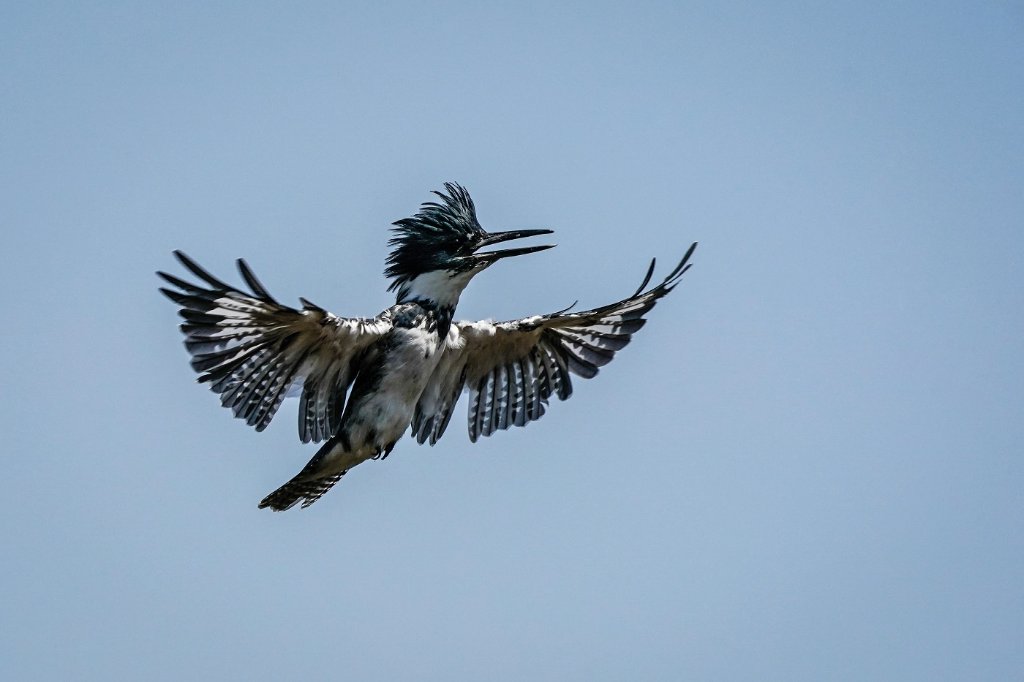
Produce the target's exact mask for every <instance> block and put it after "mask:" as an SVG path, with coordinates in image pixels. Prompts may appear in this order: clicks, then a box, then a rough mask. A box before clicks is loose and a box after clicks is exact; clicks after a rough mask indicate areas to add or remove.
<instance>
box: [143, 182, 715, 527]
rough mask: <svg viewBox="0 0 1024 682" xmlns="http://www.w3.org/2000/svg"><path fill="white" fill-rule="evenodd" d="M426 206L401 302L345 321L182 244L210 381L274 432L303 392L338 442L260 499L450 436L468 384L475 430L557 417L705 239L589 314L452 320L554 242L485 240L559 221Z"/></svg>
mask: <svg viewBox="0 0 1024 682" xmlns="http://www.w3.org/2000/svg"><path fill="white" fill-rule="evenodd" d="M434 194H436V195H437V196H438V197H439V198H440V199H441V202H440V203H437V202H427V203H424V204H423V205H422V207H421V208H420V211H419V213H417V214H416V215H415V216H413V217H412V218H405V219H404V220H399V221H397V222H396V223H394V224H393V236H392V238H391V240H390V241H389V242H388V245H389V246H390V247H392V248H393V250H392V251H391V254H390V255H389V256H388V258H387V269H386V270H385V275H386V276H387V277H389V278H390V279H391V285H390V286H389V287H388V290H389V291H395V292H396V300H395V305H393V306H391V307H390V308H388V309H386V310H384V311H382V312H381V313H380V314H379V315H377V316H376V317H373V318H354V317H337V316H335V315H333V314H331V313H329V312H327V311H326V310H324V309H323V308H321V307H320V306H317V305H315V304H313V303H311V302H309V301H308V300H306V299H304V298H300V299H299V300H300V301H301V303H302V309H301V310H299V309H296V308H291V307H289V306H286V305H283V304H281V303H278V302H277V301H276V300H274V298H273V297H272V296H271V295H270V294H269V293H268V292H267V290H266V289H265V288H264V286H263V285H262V284H261V283H260V281H259V280H258V279H256V275H254V274H253V271H252V270H251V269H250V268H249V266H248V265H247V264H246V262H245V261H244V260H242V259H239V260H238V270H239V272H240V274H241V276H242V279H244V280H245V282H246V284H247V285H248V286H249V289H250V290H251V293H248V292H245V291H242V290H240V289H236V288H235V287H233V286H231V285H229V284H225V283H224V282H222V281H220V280H219V279H217V278H216V277H214V276H213V275H211V274H209V273H208V272H207V271H206V270H204V269H203V268H201V267H200V266H199V265H197V264H196V262H195V261H193V260H192V259H191V258H189V257H188V256H186V255H185V254H184V253H182V252H181V251H175V252H174V253H175V255H176V256H177V258H178V260H179V261H181V264H182V265H184V266H185V268H187V269H188V270H189V271H191V273H192V274H193V275H195V276H196V277H197V278H198V279H199V280H201V281H200V282H199V283H192V282H187V281H185V280H182V279H179V278H178V277H175V276H174V275H169V274H167V273H165V272H158V273H157V274H158V275H159V276H160V277H162V278H163V279H164V280H165V281H166V282H167V283H169V284H171V285H172V286H173V287H175V289H167V288H161V289H160V291H162V292H163V293H164V294H165V295H166V296H167V297H168V298H170V299H171V300H172V301H174V302H175V303H177V304H178V305H180V306H181V310H180V315H181V317H183V318H184V320H185V321H184V323H183V324H182V325H181V331H182V332H183V333H184V334H185V348H187V349H188V352H189V353H190V354H191V356H192V368H193V369H194V370H195V371H196V372H198V373H199V379H198V381H199V382H201V383H209V384H210V388H211V389H212V390H213V391H214V392H215V393H218V394H220V400H221V404H222V405H223V406H224V407H228V408H230V409H231V410H232V412H234V415H235V416H236V417H238V418H241V419H245V421H246V423H248V424H249V425H250V426H254V427H256V430H257V431H262V430H263V429H264V428H266V426H267V424H269V423H270V420H271V419H272V418H273V416H274V414H275V413H276V412H277V409H278V407H280V405H281V402H282V401H283V400H284V398H285V397H287V396H288V395H290V394H296V395H298V397H299V438H300V439H301V440H302V442H303V443H308V442H310V441H312V442H321V441H326V442H325V443H324V444H323V446H322V447H321V448H320V449H319V450H318V451H317V453H316V454H315V455H314V456H313V459H311V460H309V463H308V464H306V466H305V467H304V468H303V469H302V471H300V472H299V473H298V474H296V475H295V477H294V478H292V479H291V480H290V481H288V482H287V483H285V484H284V485H283V486H281V487H280V488H278V489H277V490H275V491H274V492H272V493H270V494H269V495H267V496H266V497H265V498H263V500H262V501H261V502H260V504H259V506H260V508H261V509H262V508H264V507H270V508H271V509H273V510H275V511H283V510H285V509H289V508H291V507H292V506H294V505H295V503H296V502H299V501H300V500H301V501H302V506H303V507H308V506H309V505H311V504H313V503H314V502H316V501H317V500H318V499H320V497H321V496H322V495H323V494H324V493H326V492H327V491H328V490H330V489H331V487H332V486H333V485H334V484H335V483H337V482H338V480H339V479H341V477H342V476H344V475H345V473H346V472H347V471H348V470H349V469H351V468H352V467H354V466H356V465H357V464H360V463H362V462H365V461H366V460H368V459H378V458H384V457H387V456H388V454H389V453H390V452H391V450H392V449H393V448H394V447H395V444H396V443H397V442H398V440H399V439H400V438H401V437H402V435H403V434H404V433H405V431H406V429H409V428H411V430H412V434H413V436H415V437H416V440H417V441H418V442H419V443H421V444H422V443H424V442H425V441H428V440H429V441H430V444H431V445H433V444H434V443H436V442H437V440H438V439H439V438H440V437H441V436H442V435H443V434H444V432H445V429H446V428H447V426H448V422H449V420H450V419H451V417H452V410H453V408H454V407H455V404H456V403H457V402H458V400H459V396H461V395H462V393H463V390H464V389H465V390H467V392H468V393H469V438H470V440H471V441H474V442H475V441H476V439H477V438H478V437H480V436H489V435H491V434H492V433H494V432H495V431H497V430H500V429H507V428H508V427H510V426H513V425H514V426H523V425H525V424H526V423H528V422H531V421H534V420H536V419H540V417H541V416H543V415H544V413H545V411H546V409H547V405H548V400H549V398H550V397H551V396H552V395H555V396H557V397H558V398H559V399H560V400H565V399H566V398H568V397H569V395H570V394H571V393H572V382H571V380H570V374H575V375H577V376H580V377H583V378H585V379H589V378H591V377H593V376H594V375H596V374H597V371H598V368H599V367H601V366H603V365H605V364H607V363H608V362H610V361H611V359H612V358H613V357H614V355H615V353H616V351H618V350H620V349H621V348H623V347H624V346H625V345H626V344H627V343H629V341H630V338H631V337H632V335H633V334H634V333H635V332H636V331H638V330H639V329H640V328H641V327H643V326H644V324H645V322H646V320H645V319H644V315H645V314H646V313H647V312H648V311H649V310H650V309H651V308H653V307H654V304H655V303H656V302H657V301H658V299H660V298H661V297H662V296H664V295H666V294H667V293H668V292H669V291H671V290H672V289H673V287H674V286H675V285H676V283H677V282H678V281H679V278H680V277H681V276H682V274H683V273H684V272H686V270H688V269H689V267H690V266H689V265H688V261H689V259H690V256H691V254H692V253H693V250H694V249H695V248H696V247H697V244H696V243H694V244H693V245H692V246H690V248H689V249H688V250H687V252H686V254H685V255H684V256H683V258H682V260H681V261H680V262H679V265H677V266H676V267H675V268H674V269H673V270H672V271H671V272H670V273H669V274H668V276H667V277H666V278H665V279H664V280H663V281H662V282H661V283H660V284H658V285H656V286H653V287H651V288H650V289H646V290H645V287H647V285H648V284H649V283H650V281H651V275H652V274H653V273H654V261H653V260H652V261H651V265H650V267H649V268H648V270H647V274H646V276H644V279H643V282H642V283H641V284H640V286H639V288H637V290H636V292H634V293H633V295H632V296H630V297H628V298H626V299H623V300H621V301H619V302H617V303H612V304H611V305H606V306H602V307H600V308H595V309H593V310H588V311H585V312H576V313H573V312H569V311H570V309H571V308H572V307H573V306H574V305H575V304H573V306H570V307H569V308H567V309H565V310H561V311H558V312H556V313H552V314H549V315H535V316H533V317H527V318H523V319H520V320H512V321H509V322H499V323H495V322H489V321H481V322H454V323H453V322H452V316H453V314H454V313H455V307H456V305H457V304H458V302H459V296H460V295H461V294H462V290H463V289H464V288H465V287H466V285H467V284H468V283H469V281H470V280H471V279H472V278H473V277H474V276H475V275H477V274H479V273H480V272H482V271H483V270H485V269H486V268H488V267H490V266H491V265H493V264H494V263H496V262H497V261H499V260H501V259H502V258H507V257H509V256H519V255H523V254H528V253H536V252H537V251H543V250H544V249H550V248H552V246H553V245H543V246H527V247H522V248H515V249H503V250H498V251H480V249H481V248H483V247H486V246H490V245H493V244H498V243H501V242H505V241H509V240H512V239H520V238H523V237H533V236H536V235H541V234H550V233H551V230H546V229H535V230H515V231H510V232H487V231H485V230H484V229H483V228H482V227H481V226H480V223H479V222H478V221H477V217H476V208H475V207H474V205H473V200H472V199H471V198H470V196H469V193H468V192H467V191H466V190H465V189H464V188H463V187H461V186H460V185H458V184H455V183H446V184H445V191H444V192H434Z"/></svg>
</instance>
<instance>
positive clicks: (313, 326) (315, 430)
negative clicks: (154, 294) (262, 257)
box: [157, 251, 391, 443]
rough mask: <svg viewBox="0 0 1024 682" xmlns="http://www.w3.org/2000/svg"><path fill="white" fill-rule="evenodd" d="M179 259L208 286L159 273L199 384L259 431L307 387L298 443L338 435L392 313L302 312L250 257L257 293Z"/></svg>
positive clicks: (247, 276)
mask: <svg viewBox="0 0 1024 682" xmlns="http://www.w3.org/2000/svg"><path fill="white" fill-rule="evenodd" d="M174 255H175V256H177V257H178V260H179V261H181V263H182V265H184V266H185V267H186V268H187V269H188V270H189V271H191V272H192V274H193V275H195V276H196V277H197V278H198V279H199V280H201V281H202V282H201V284H192V283H190V282H186V281H184V280H182V279H179V278H177V277H175V276H173V275H169V274H167V273H165V272H158V273H157V274H158V275H159V276H160V277H162V278H163V279H164V280H165V281H166V282H168V283H169V284H171V285H173V286H174V287H175V289H166V288H162V289H160V291H162V292H163V293H164V294H165V295H166V296H167V297H168V298H170V299H171V300H172V301H174V302H175V303H177V304H178V305H180V306H181V311H180V314H181V316H182V317H183V318H185V322H184V323H183V324H182V325H181V331H182V332H183V333H184V334H185V348H187V349H188V352H189V353H190V354H191V355H192V368H193V369H194V370H195V371H196V372H198V373H199V381H200V382H203V383H209V384H210V389H211V390H213V391H214V392H215V393H219V394H220V401H221V404H222V405H224V407H228V408H231V410H232V412H234V414H235V416H236V417H239V418H240V419H245V421H246V423H248V424H249V425H251V426H255V427H256V430H257V431H262V430H263V429H264V428H266V426H267V424H269V423H270V420H271V419H272V418H273V416H274V413H275V412H277V408H278V407H280V405H281V402H282V401H283V400H284V398H285V397H286V395H288V393H289V388H291V387H293V386H294V387H296V388H298V387H299V386H301V390H302V394H301V398H300V404H299V438H301V439H302V441H303V442H304V443H308V442H309V441H314V442H318V441H321V440H326V439H327V438H330V437H331V436H333V435H334V434H335V432H336V431H337V428H338V424H339V422H340V421H341V415H342V412H343V409H344V404H345V393H346V391H347V389H348V387H349V386H350V385H351V383H352V381H353V380H354V379H355V369H356V367H357V366H358V362H359V359H360V357H361V355H362V353H363V352H364V351H365V349H366V348H367V347H368V346H370V345H371V344H372V343H373V342H374V341H376V340H377V339H379V338H380V336H381V335H383V334H385V333H386V332H387V331H388V330H390V329H391V319H390V317H389V315H388V313H387V311H385V312H384V313H381V314H380V315H379V316H377V317H376V318H344V317H337V316H335V315H332V314H331V313H329V312H327V311H326V310H324V309H323V308H320V307H319V306H316V305H314V304H312V303H310V302H309V301H307V300H306V299H300V300H301V301H302V304H303V308H302V310H296V309H295V308H290V307H288V306H286V305H282V304H280V303H278V302H277V301H275V300H274V299H273V297H272V296H271V295H270V294H269V293H268V292H267V290H266V289H265V288H264V287H263V285H262V284H260V281H259V280H258V279H256V276H255V275H254V274H253V272H252V270H251V269H250V268H249V266H248V265H247V264H246V263H245V261H244V260H241V259H239V260H238V270H239V272H240V273H241V275H242V278H243V279H244V280H245V282H246V284H248V285H249V288H250V289H251V290H252V293H251V294H249V293H246V292H244V291H240V290H238V289H236V288H234V287H232V286H230V285H228V284H225V283H224V282H221V281H220V280H218V279H217V278H216V277H214V276H213V275H211V274H210V273H208V272H206V270H204V269H203V268H201V267H199V265H197V264H196V263H195V261H193V260H192V259H191V258H189V257H188V256H186V255H185V254H184V253H182V252H180V251H175V252H174Z"/></svg>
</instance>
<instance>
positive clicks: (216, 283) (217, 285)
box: [174, 250, 232, 291]
mask: <svg viewBox="0 0 1024 682" xmlns="http://www.w3.org/2000/svg"><path fill="white" fill-rule="evenodd" d="M174 255H175V256H176V257H177V259H178V261H180V262H181V264H182V265H184V266H185V267H186V268H188V269H189V271H191V273H192V274H193V275H195V276H196V277H198V278H199V279H201V280H203V281H204V282H206V283H207V284H209V285H210V286H212V287H213V288H214V289H220V290H222V291H231V289H232V287H231V286H230V285H228V284H225V283H224V282H222V281H220V280H219V279H217V278H216V277H214V276H213V275H211V274H210V273H208V272H207V271H206V270H204V269H203V268H202V267H200V266H199V264H198V263H196V262H195V261H194V260H192V259H191V258H189V257H188V256H187V255H185V252H184V251H178V250H175V251H174Z"/></svg>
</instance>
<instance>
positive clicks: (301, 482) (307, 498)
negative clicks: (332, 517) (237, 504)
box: [260, 436, 359, 511]
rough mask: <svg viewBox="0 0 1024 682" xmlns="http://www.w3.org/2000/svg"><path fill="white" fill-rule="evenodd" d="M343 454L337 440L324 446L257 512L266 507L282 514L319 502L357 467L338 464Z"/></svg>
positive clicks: (267, 499) (264, 502)
mask: <svg viewBox="0 0 1024 682" xmlns="http://www.w3.org/2000/svg"><path fill="white" fill-rule="evenodd" d="M346 450H347V448H346V447H345V443H344V441H343V440H342V439H341V438H339V437H337V436H336V437H334V438H332V439H330V440H329V441H327V442H326V443H324V444H323V446H322V447H321V448H320V449H319V450H318V451H317V453H316V454H315V455H313V459H311V460H309V463H307V464H306V466H304V467H302V471H300V472H299V473H298V474H296V475H295V476H294V477H292V480H290V481H288V482H287V483H285V484H284V485H283V486H281V487H280V488H278V489H277V490H275V491H274V492H272V493H270V494H269V495H267V496H266V497H264V498H263V499H262V500H261V501H260V509H265V508H267V507H270V508H271V509H273V510H274V511H284V510H286V509H291V508H292V507H294V506H295V503H296V502H298V501H299V500H302V508H303V509H305V508H306V507H308V506H309V505H311V504H313V503H314V502H316V501H317V500H319V499H320V498H321V497H323V494H324V493H326V492H327V491H328V490H330V489H331V488H332V487H334V484H335V483H337V482H338V481H339V480H341V477H342V476H344V475H345V472H346V471H348V469H349V468H350V467H351V466H353V464H358V463H359V462H358V461H355V462H351V461H349V462H338V461H337V457H338V455H341V454H344V453H345V451H346ZM339 469H340V471H339Z"/></svg>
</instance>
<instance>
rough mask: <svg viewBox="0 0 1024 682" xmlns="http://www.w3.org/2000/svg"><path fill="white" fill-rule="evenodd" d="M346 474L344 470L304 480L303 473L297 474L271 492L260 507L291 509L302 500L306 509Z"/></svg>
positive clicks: (280, 509)
mask: <svg viewBox="0 0 1024 682" xmlns="http://www.w3.org/2000/svg"><path fill="white" fill-rule="evenodd" d="M344 475H345V472H344V471H342V472H341V473H340V474H332V475H330V476H325V477H323V478H316V479H313V480H309V479H308V478H307V479H306V480H302V479H303V478H304V476H303V474H301V473H300V474H299V475H297V476H296V477H295V478H293V479H292V480H290V481H288V482H287V483H285V484H284V485H283V486H281V487H280V488H278V489H277V490H275V491H274V492H272V493H270V494H269V495H267V496H266V497H264V498H263V499H262V500H261V501H260V509H265V508H266V507H270V508H271V509H273V510H274V511H284V510H286V509H291V508H292V507H294V506H295V503H296V502H298V501H299V500H302V508H303V509H305V508H306V507H308V506H309V505H311V504H313V503H314V502H316V501H317V500H319V499H320V498H321V497H322V496H323V494H324V493H326V492H327V491H328V490H330V489H331V488H332V487H334V484H335V483H337V482H338V481H340V480H341V477H342V476H344Z"/></svg>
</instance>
